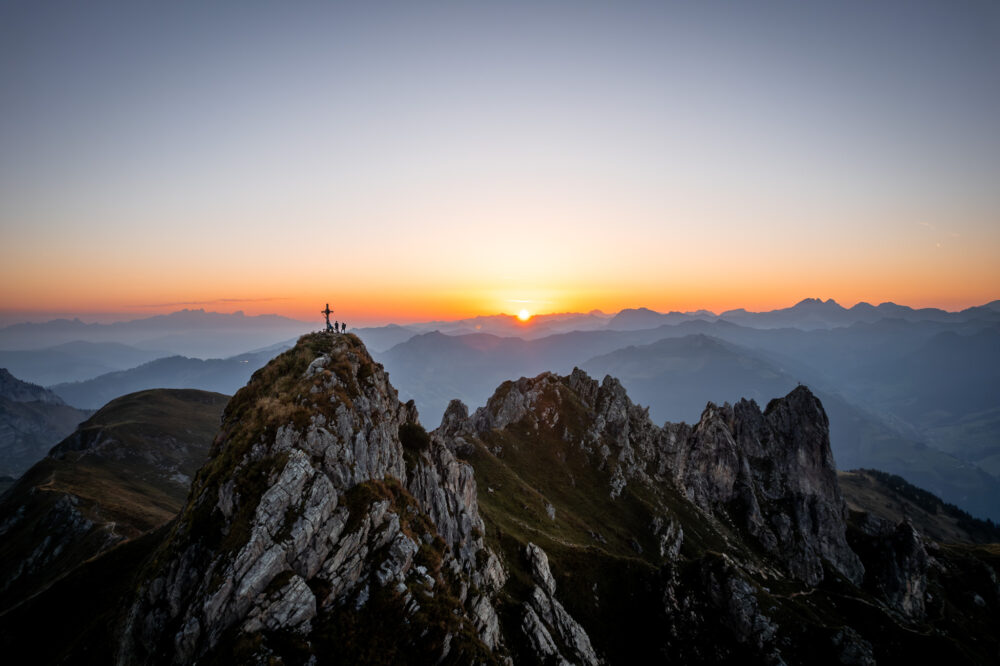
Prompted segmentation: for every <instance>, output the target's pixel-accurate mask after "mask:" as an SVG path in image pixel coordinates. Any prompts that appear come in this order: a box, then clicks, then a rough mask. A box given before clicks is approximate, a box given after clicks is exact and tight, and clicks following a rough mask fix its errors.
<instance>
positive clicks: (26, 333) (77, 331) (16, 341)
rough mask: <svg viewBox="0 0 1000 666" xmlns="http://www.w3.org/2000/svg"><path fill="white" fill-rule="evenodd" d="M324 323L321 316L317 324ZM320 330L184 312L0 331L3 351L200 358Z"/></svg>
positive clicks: (262, 318) (273, 319)
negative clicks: (110, 351)
mask: <svg viewBox="0 0 1000 666" xmlns="http://www.w3.org/2000/svg"><path fill="white" fill-rule="evenodd" d="M318 319H319V317H318V316H317V320H318ZM318 328H320V324H319V323H318V321H317V323H312V322H303V321H298V320H295V319H289V318H287V317H281V316H278V315H257V316H252V317H248V316H246V315H244V314H243V313H242V312H234V313H232V314H224V313H220V312H205V311H204V310H180V311H178V312H174V313H172V314H168V315H157V316H155V317H147V318H144V319H135V320H132V321H123V322H115V323H112V324H85V323H83V322H82V321H80V320H78V319H73V320H68V319H57V320H54V321H50V322H45V323H41V324H35V323H24V324H13V325H11V326H6V327H4V328H0V349H8V350H25V349H40V348H44V347H51V346H53V345H59V344H63V343H66V342H73V341H78V340H83V341H86V342H118V343H122V344H127V345H132V346H135V347H138V348H140V349H146V350H158V349H163V350H168V351H169V352H172V353H174V354H181V355H186V356H192V357H200V358H213V357H215V358H218V357H224V356H231V355H232V354H234V353H237V352H239V351H240V350H243V349H253V348H256V347H263V346H265V345H270V344H274V343H275V342H277V341H279V340H286V339H288V338H291V337H296V338H297V337H298V336H299V335H302V334H303V333H306V332H308V331H310V330H314V329H318Z"/></svg>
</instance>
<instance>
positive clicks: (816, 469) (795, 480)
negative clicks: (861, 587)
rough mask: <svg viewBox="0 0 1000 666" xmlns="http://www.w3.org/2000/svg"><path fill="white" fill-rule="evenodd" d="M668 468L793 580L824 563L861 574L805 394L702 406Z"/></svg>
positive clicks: (815, 574) (824, 439) (818, 409)
mask: <svg viewBox="0 0 1000 666" xmlns="http://www.w3.org/2000/svg"><path fill="white" fill-rule="evenodd" d="M672 458H673V460H672V462H671V463H670V464H669V466H670V468H671V470H672V476H673V479H674V481H675V482H676V483H677V484H678V485H679V486H680V487H682V488H683V489H684V491H685V494H686V495H687V497H688V498H689V499H691V500H692V501H693V502H694V503H695V504H697V505H698V506H699V507H701V508H702V509H704V510H706V511H711V512H714V513H717V514H719V515H724V516H726V517H728V518H729V519H731V520H732V521H734V522H735V523H736V524H737V525H738V526H740V527H741V528H742V529H744V530H745V531H746V532H747V533H748V534H750V535H751V536H752V537H753V538H754V539H755V540H757V542H758V543H760V544H761V545H762V546H763V547H764V549H765V550H767V552H769V553H771V554H772V555H774V556H776V557H780V558H781V559H783V560H784V561H785V564H786V565H787V567H788V569H789V571H790V572H791V573H792V574H793V575H794V576H795V577H797V578H799V579H800V580H802V581H804V582H806V583H809V584H811V585H815V584H817V583H819V582H820V581H821V580H822V579H823V575H824V574H823V562H824V561H826V562H829V563H830V564H831V565H833V566H834V568H836V569H837V571H839V572H840V573H841V574H843V575H844V576H845V577H846V578H848V579H849V580H850V581H852V582H853V583H855V584H857V583H860V582H861V580H862V577H863V575H864V567H862V566H861V563H860V560H859V559H858V557H857V555H855V553H854V552H853V551H852V550H851V549H850V547H849V546H848V545H847V538H846V519H847V505H846V503H845V502H844V499H843V496H842V495H841V493H840V488H839V486H838V484H837V470H836V467H835V465H834V462H833V455H832V454H831V452H830V437H829V421H828V420H827V417H826V413H825V412H824V411H823V406H822V405H821V404H820V402H819V400H818V399H816V397H815V396H813V395H812V393H810V392H809V389H807V388H805V387H803V386H800V387H798V388H797V389H795V390H794V391H792V392H791V393H789V394H788V395H787V396H786V397H784V398H780V399H775V400H772V401H771V403H770V404H769V405H768V406H767V409H766V410H765V411H764V412H763V413H761V411H760V409H759V408H758V407H757V405H756V403H754V402H753V401H746V400H741V401H739V402H737V403H736V404H735V405H733V406H729V405H725V406H723V407H721V408H720V407H716V406H715V405H709V406H708V408H707V409H706V410H705V412H704V413H703V414H702V417H701V420H700V421H699V423H698V424H697V425H696V426H695V428H694V430H693V431H692V432H691V434H690V436H689V437H688V438H687V439H686V441H685V442H683V443H682V444H681V445H680V446H678V447H677V448H676V450H675V453H674V455H673V456H672Z"/></svg>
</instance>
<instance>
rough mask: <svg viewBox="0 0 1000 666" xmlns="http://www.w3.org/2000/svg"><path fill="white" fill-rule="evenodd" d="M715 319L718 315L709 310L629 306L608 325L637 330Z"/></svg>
mask: <svg viewBox="0 0 1000 666" xmlns="http://www.w3.org/2000/svg"><path fill="white" fill-rule="evenodd" d="M715 319H718V315H716V314H715V313H713V312H709V311H708V310H698V311H697V312H666V313H660V312H656V311H655V310H650V309H649V308H627V309H625V310H622V311H621V312H619V313H618V314H616V315H615V316H614V317H613V318H612V319H611V321H609V322H608V325H607V327H608V328H609V329H611V330H615V331H636V330H640V329H649V328H656V327H658V326H670V325H673V324H680V323H682V322H686V321H693V320H704V321H714V320H715Z"/></svg>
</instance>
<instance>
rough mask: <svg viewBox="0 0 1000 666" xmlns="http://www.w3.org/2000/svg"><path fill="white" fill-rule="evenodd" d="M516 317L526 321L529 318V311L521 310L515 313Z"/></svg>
mask: <svg viewBox="0 0 1000 666" xmlns="http://www.w3.org/2000/svg"><path fill="white" fill-rule="evenodd" d="M517 318H518V319H520V320H521V321H528V320H529V319H531V313H530V312H528V311H527V310H521V311H520V312H518V313H517Z"/></svg>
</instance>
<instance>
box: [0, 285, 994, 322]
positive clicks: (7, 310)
mask: <svg viewBox="0 0 1000 666" xmlns="http://www.w3.org/2000/svg"><path fill="white" fill-rule="evenodd" d="M734 291H735V290H734ZM737 293H739V292H737ZM338 296H339V297H338ZM377 296H378V295H375V294H338V293H337V291H336V290H335V289H331V290H330V292H329V293H328V294H320V293H317V294H314V295H311V296H300V297H298V298H294V297H274V298H249V297H248V298H216V299H206V298H192V299H190V300H185V299H159V300H155V299H146V300H147V303H145V304H138V305H136V304H134V303H129V302H124V303H123V302H120V301H119V302H114V301H110V302H109V301H105V300H98V299H82V300H79V301H74V302H68V301H65V300H59V299H51V300H48V299H45V300H43V301H42V302H39V300H35V301H34V302H33V305H34V307H26V306H28V305H29V304H28V303H26V302H20V303H19V302H17V301H14V302H13V303H10V302H8V303H5V305H6V307H3V308H0V317H3V319H4V320H5V323H7V324H9V323H13V322H15V321H44V320H46V319H52V318H56V315H57V316H59V317H66V316H79V317H80V318H81V319H83V320H84V321H122V320H128V319H140V318H143V317H149V316H155V315H162V314H170V313H172V312H177V311H179V310H184V309H190V310H198V309H203V310H205V311H207V312H220V313H226V314H229V313H233V312H237V311H242V312H243V313H244V314H245V315H247V316H257V315H271V314H274V315H280V316H285V317H289V318H292V319H298V320H301V321H320V320H321V319H322V317H321V315H319V311H320V309H322V306H323V305H324V304H325V303H327V302H329V303H330V307H331V308H332V309H333V310H334V312H336V315H334V316H335V317H337V318H340V319H341V320H344V321H348V322H357V324H358V325H380V324H388V323H397V324H407V323H417V322H428V321H439V320H440V321H449V320H457V319H469V318H474V317H477V316H493V315H505V316H508V317H510V318H511V320H512V321H513V322H514V323H516V324H519V325H522V326H529V327H530V326H531V325H532V323H534V321H535V320H536V319H537V318H538V317H544V316H547V315H555V314H567V313H584V314H585V313H588V312H591V311H595V310H597V311H601V312H603V313H605V314H607V315H613V314H615V313H617V312H619V311H621V310H624V309H628V308H639V307H644V308H649V309H651V310H654V311H656V312H661V313H665V312H675V311H676V312H693V311H697V310H708V311H710V312H713V313H715V314H721V313H722V312H725V311H727V310H733V309H737V308H743V309H746V310H748V311H751V312H766V311H770V310H776V309H781V308H787V307H791V306H792V305H795V304H796V303H798V302H799V301H801V300H803V299H804V298H820V299H821V300H824V301H825V300H827V299H830V298H832V299H833V300H835V301H836V302H837V303H839V304H840V305H842V306H843V307H845V308H850V307H852V306H853V305H855V304H857V303H860V302H866V303H870V304H872V305H879V304H880V303H885V302H893V303H896V304H899V305H906V306H910V307H913V308H924V307H928V308H939V309H942V310H948V311H958V310H963V309H965V308H969V307H974V306H978V305H984V304H986V303H989V302H991V301H993V300H997V298H1000V290H995V291H993V292H992V293H990V292H987V291H986V290H983V291H982V293H981V294H980V295H978V296H976V295H970V296H965V297H953V296H951V295H948V294H942V295H941V296H939V297H938V298H917V297H916V296H914V297H912V298H909V299H908V298H906V297H905V296H904V297H900V296H896V295H893V294H884V293H883V294H878V293H876V294H873V295H864V296H851V295H848V297H847V298H845V297H843V296H840V295H839V294H836V293H831V292H830V291H823V290H818V289H809V288H806V289H804V290H803V292H802V293H794V294H774V295H771V296H770V297H764V296H763V295H761V294H757V297H756V298H747V299H746V300H740V299H739V298H738V297H736V296H731V297H728V298H727V297H725V296H724V295H713V294H706V297H707V298H706V299H705V300H698V299H697V298H696V297H694V296H685V295H677V296H670V297H664V296H663V295H662V294H660V295H657V294H654V293H646V294H640V293H636V294H634V295H628V294H623V295H617V294H615V295H610V294H607V295H601V296H598V297H596V298H593V299H588V298H586V296H583V297H574V296H573V295H570V294H565V295H562V296H561V297H560V298H559V300H554V299H550V300H547V301H542V300H538V301H532V300H529V299H499V300H498V299H496V298H495V297H494V296H493V295H484V296H482V297H481V298H479V299H476V298H475V297H474V296H472V295H462V296H461V297H455V296H454V295H447V294H425V295H423V296H422V297H417V296H409V297H405V296H391V295H390V296H384V295H383V297H382V298H378V297H377ZM529 308H530V309H529Z"/></svg>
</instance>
